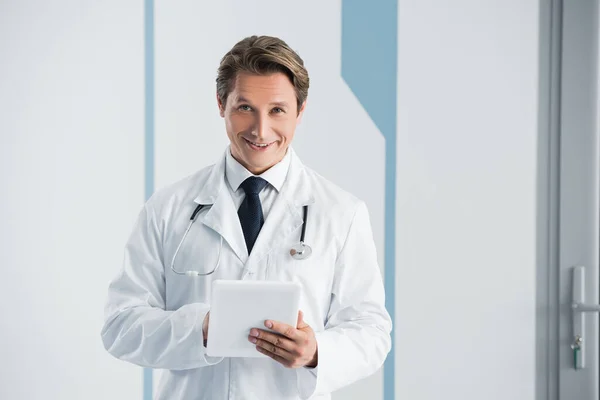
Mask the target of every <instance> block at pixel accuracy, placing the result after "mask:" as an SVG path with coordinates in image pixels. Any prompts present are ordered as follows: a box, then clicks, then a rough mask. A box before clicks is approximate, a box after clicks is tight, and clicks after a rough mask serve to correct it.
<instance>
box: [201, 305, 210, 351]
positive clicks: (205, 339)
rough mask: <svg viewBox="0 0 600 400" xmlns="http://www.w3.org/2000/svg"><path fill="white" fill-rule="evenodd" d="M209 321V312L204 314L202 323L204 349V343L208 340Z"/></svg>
mask: <svg viewBox="0 0 600 400" xmlns="http://www.w3.org/2000/svg"><path fill="white" fill-rule="evenodd" d="M209 319H210V311H209V312H208V313H206V317H204V321H203V322H202V335H204V347H206V341H207V339H208V320H209Z"/></svg>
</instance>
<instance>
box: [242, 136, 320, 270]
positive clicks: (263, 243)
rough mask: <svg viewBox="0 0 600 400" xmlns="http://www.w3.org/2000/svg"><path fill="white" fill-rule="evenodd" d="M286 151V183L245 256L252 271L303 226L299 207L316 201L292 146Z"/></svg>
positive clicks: (248, 267) (302, 166)
mask: <svg viewBox="0 0 600 400" xmlns="http://www.w3.org/2000/svg"><path fill="white" fill-rule="evenodd" d="M288 151H290V152H291V154H290V166H289V169H288V173H287V176H286V179H285V182H284V184H283V186H282V188H281V191H280V192H279V194H278V196H277V199H276V200H275V202H274V204H273V206H272V208H271V210H270V211H269V215H268V216H267V218H266V220H265V223H264V225H263V227H262V228H261V231H260V233H259V235H258V238H257V239H256V243H255V244H254V247H253V248H252V252H251V253H250V255H249V257H248V262H247V264H246V266H247V269H248V270H255V269H256V266H257V265H258V263H259V261H260V260H261V259H262V258H263V257H265V256H266V255H267V254H268V253H269V252H270V251H271V250H272V249H274V248H276V247H277V246H279V245H280V244H281V243H282V242H283V241H284V240H285V239H286V238H287V237H288V236H289V235H290V234H291V233H292V232H295V231H296V230H297V229H298V228H299V227H300V226H302V206H304V205H310V204H312V203H314V201H315V200H314V196H313V194H312V187H311V184H310V180H309V179H308V177H307V176H306V171H305V169H304V165H303V164H302V162H301V161H300V159H299V158H298V156H297V155H296V153H295V152H294V151H293V149H292V148H291V147H290V148H288ZM298 240H300V237H298Z"/></svg>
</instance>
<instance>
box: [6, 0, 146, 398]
mask: <svg viewBox="0 0 600 400" xmlns="http://www.w3.org/2000/svg"><path fill="white" fill-rule="evenodd" d="M0 58H1V61H0V113H1V115H2V117H1V118H0V137H1V142H0V143H1V145H0V160H1V161H0V162H1V163H2V164H1V170H0V177H1V178H0V179H1V180H0V187H1V190H2V192H1V193H2V194H1V199H0V204H1V207H0V221H1V224H0V231H1V240H0V243H1V246H2V253H1V254H2V264H1V269H2V278H1V279H0V299H1V301H0V315H1V316H2V322H1V324H2V329H1V330H0V354H2V361H1V362H0V399H15V400H37V399H53V400H54V399H56V400H65V399H90V400H94V399H141V398H142V394H141V392H142V379H141V377H142V373H141V372H140V371H141V370H140V369H139V368H138V367H133V366H130V365H127V364H125V363H122V362H120V361H118V360H114V359H112V358H111V357H110V356H108V355H107V353H106V351H105V350H104V348H103V346H102V342H101V340H100V329H101V328H102V322H103V320H102V318H103V315H102V314H103V306H104V301H105V296H106V289H107V285H108V282H109V280H110V278H112V277H113V276H114V274H115V272H116V270H117V268H118V266H119V264H120V262H121V259H122V257H123V244H124V242H125V240H126V238H127V235H128V233H129V231H130V229H131V226H132V224H133V222H134V218H135V216H136V214H137V212H138V209H139V207H140V206H141V204H142V202H143V180H142V177H143V166H144V164H143V121H144V117H143V109H144V108H143V99H144V97H143V95H144V94H143V83H144V81H143V66H144V64H143V9H142V6H141V3H140V2H122V1H116V0H113V1H103V2H93V1H87V2H81V1H79V0H60V1H53V2H46V1H18V2H17V1H15V2H2V3H1V5H0Z"/></svg>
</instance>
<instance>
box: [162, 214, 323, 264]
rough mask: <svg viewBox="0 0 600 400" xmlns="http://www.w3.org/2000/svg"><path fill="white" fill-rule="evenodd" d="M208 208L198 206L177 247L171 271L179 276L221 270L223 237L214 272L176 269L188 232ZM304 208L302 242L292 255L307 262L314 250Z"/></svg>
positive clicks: (294, 248)
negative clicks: (306, 237)
mask: <svg viewBox="0 0 600 400" xmlns="http://www.w3.org/2000/svg"><path fill="white" fill-rule="evenodd" d="M206 206H207V204H198V206H197V207H196V209H195V210H194V212H193V213H192V215H191V216H190V222H189V224H188V226H187V229H186V230H185V233H184V234H183V237H182V238H181V241H180V242H179V245H178V246H177V249H176V250H175V254H173V259H172V260H171V270H172V271H173V272H174V273H176V274H178V275H187V276H208V275H211V274H213V273H214V272H215V271H216V270H217V268H219V264H220V263H221V250H222V249H223V236H221V240H220V245H219V258H218V259H217V265H216V266H215V267H214V268H213V270H212V271H210V272H207V273H201V272H198V271H184V272H183V271H177V270H176V269H175V259H176V258H177V254H178V253H179V249H180V248H181V245H182V244H183V243H184V242H185V238H186V236H187V234H188V232H189V231H190V229H191V227H192V225H193V224H194V221H196V217H197V216H198V214H199V213H200V211H201V210H202V209H203V208H204V207H206ZM303 208H304V216H303V218H302V233H301V234H300V242H299V243H298V244H296V245H294V246H293V247H292V248H291V249H290V255H291V256H292V258H293V259H295V260H305V259H307V258H308V257H310V255H311V254H312V248H311V247H310V246H309V245H307V244H306V243H304V235H305V233H306V218H307V214H308V206H307V205H305V206H304V207H303Z"/></svg>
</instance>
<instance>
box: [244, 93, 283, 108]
mask: <svg viewBox="0 0 600 400" xmlns="http://www.w3.org/2000/svg"><path fill="white" fill-rule="evenodd" d="M237 102H238V103H249V104H252V102H251V101H250V100H248V99H246V98H245V97H244V96H239V97H238V98H237ZM269 105H271V106H278V107H288V103H287V102H285V101H274V102H272V103H269Z"/></svg>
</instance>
